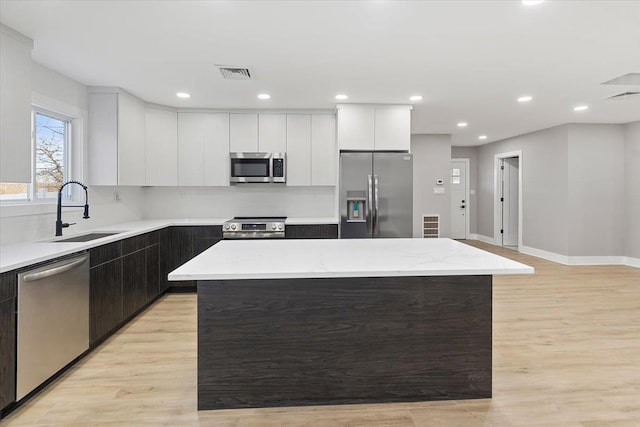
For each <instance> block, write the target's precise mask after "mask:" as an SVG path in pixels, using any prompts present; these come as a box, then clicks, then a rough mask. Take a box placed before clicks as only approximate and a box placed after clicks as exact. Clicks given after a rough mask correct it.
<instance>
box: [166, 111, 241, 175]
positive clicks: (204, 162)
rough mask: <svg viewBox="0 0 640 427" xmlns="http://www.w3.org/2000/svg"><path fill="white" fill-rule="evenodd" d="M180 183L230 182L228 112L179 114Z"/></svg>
mask: <svg viewBox="0 0 640 427" xmlns="http://www.w3.org/2000/svg"><path fill="white" fill-rule="evenodd" d="M178 185H180V186H205V185H207V186H208V185H211V186H228V185H229V114H227V113H178Z"/></svg>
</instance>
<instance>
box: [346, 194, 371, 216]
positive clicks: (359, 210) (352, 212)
mask: <svg viewBox="0 0 640 427" xmlns="http://www.w3.org/2000/svg"><path fill="white" fill-rule="evenodd" d="M366 203H367V199H366V198H365V197H363V196H360V195H358V196H347V222H366V221H367V218H366V211H367V210H366Z"/></svg>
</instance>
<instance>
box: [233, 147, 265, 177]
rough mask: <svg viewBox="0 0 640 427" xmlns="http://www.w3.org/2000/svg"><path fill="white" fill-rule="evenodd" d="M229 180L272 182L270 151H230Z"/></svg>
mask: <svg viewBox="0 0 640 427" xmlns="http://www.w3.org/2000/svg"><path fill="white" fill-rule="evenodd" d="M229 157H230V158H231V176H230V177H229V182H272V179H271V153H230V156H229Z"/></svg>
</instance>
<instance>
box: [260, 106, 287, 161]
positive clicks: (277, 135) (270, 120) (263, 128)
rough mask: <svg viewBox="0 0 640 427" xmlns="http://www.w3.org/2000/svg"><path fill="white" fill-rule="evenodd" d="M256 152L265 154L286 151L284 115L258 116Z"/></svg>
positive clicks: (285, 121)
mask: <svg viewBox="0 0 640 427" xmlns="http://www.w3.org/2000/svg"><path fill="white" fill-rule="evenodd" d="M258 151H261V152H265V153H284V152H286V151H287V115H286V114H260V115H259V117H258Z"/></svg>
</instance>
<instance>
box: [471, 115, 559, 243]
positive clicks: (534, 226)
mask: <svg viewBox="0 0 640 427" xmlns="http://www.w3.org/2000/svg"><path fill="white" fill-rule="evenodd" d="M568 132H569V130H568V126H567V125H564V126H557V127H554V128H551V129H545V130H541V131H538V132H534V133H530V134H526V135H521V136H517V137H514V138H510V139H506V140H504V141H499V142H494V143H491V144H486V145H483V146H480V147H478V184H477V185H478V191H477V198H478V209H477V211H476V214H477V233H478V234H480V235H483V236H487V237H490V238H493V236H494V217H493V215H494V183H495V171H494V156H495V155H496V154H500V153H506V152H511V151H516V150H522V159H521V162H520V167H521V168H522V198H523V206H522V210H523V212H522V224H523V225H522V228H523V230H522V231H523V235H522V240H523V245H524V246H528V247H532V248H536V249H541V250H544V251H549V252H554V253H558V254H564V255H566V254H567V253H568V250H569V243H568V234H569V232H568V224H569V218H568V206H569V204H568V179H569V173H568V163H569V161H568Z"/></svg>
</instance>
